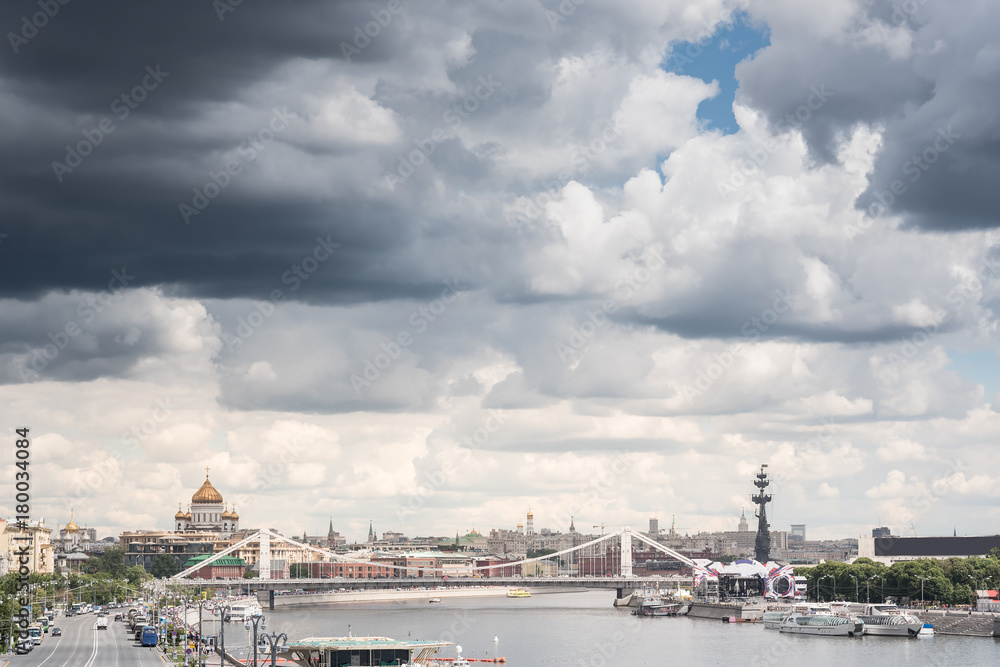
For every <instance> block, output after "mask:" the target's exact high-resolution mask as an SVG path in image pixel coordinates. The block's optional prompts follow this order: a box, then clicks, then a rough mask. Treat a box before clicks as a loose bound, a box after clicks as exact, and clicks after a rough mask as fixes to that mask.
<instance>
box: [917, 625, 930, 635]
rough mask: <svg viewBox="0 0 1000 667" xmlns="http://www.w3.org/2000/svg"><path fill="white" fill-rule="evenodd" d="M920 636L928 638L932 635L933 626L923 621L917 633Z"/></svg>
mask: <svg viewBox="0 0 1000 667" xmlns="http://www.w3.org/2000/svg"><path fill="white" fill-rule="evenodd" d="M917 636H918V637H920V638H930V637H933V636H934V626H933V625H931V624H930V623H924V627H922V628H921V629H920V634H919V635H917Z"/></svg>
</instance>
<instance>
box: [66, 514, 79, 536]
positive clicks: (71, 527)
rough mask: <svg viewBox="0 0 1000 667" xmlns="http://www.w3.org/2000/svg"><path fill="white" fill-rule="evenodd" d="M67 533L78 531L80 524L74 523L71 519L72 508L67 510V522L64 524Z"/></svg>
mask: <svg viewBox="0 0 1000 667" xmlns="http://www.w3.org/2000/svg"><path fill="white" fill-rule="evenodd" d="M66 532H67V533H79V532H80V526H78V525H76V521H73V510H70V511H69V523H67V524H66Z"/></svg>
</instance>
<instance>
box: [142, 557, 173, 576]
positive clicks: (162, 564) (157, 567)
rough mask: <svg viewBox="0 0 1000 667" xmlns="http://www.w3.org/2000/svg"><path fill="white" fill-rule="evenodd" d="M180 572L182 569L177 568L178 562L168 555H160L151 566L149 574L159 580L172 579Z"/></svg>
mask: <svg viewBox="0 0 1000 667" xmlns="http://www.w3.org/2000/svg"><path fill="white" fill-rule="evenodd" d="M178 572H180V568H179V567H178V566H177V560H176V559H175V558H174V557H173V556H168V555H167V554H158V555H157V556H156V558H154V559H153V563H152V564H151V565H150V566H149V573H150V574H151V575H153V576H154V577H156V578H157V579H163V578H165V577H172V576H174V575H175V574H177V573H178Z"/></svg>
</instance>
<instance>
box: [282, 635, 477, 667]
mask: <svg viewBox="0 0 1000 667" xmlns="http://www.w3.org/2000/svg"><path fill="white" fill-rule="evenodd" d="M287 646H288V650H287V652H285V654H284V656H283V657H284V658H285V659H286V660H288V661H289V662H291V663H292V664H295V665H301V666H302V667H310V666H315V665H380V664H381V665H426V664H428V663H429V662H431V661H432V660H434V656H435V655H436V654H437V652H438V651H440V650H441V649H442V648H444V647H445V646H451V642H445V641H422V640H409V639H390V638H388V637H309V638H307V639H302V640H299V641H294V642H288V645H287ZM451 664H453V665H454V664H460V663H457V662H454V661H453V662H451ZM466 664H468V663H466Z"/></svg>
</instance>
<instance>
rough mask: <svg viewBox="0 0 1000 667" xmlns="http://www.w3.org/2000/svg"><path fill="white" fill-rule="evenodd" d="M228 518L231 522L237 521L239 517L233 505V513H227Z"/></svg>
mask: <svg viewBox="0 0 1000 667" xmlns="http://www.w3.org/2000/svg"><path fill="white" fill-rule="evenodd" d="M229 518H230V519H232V520H233V521H239V519H240V515H239V514H237V513H236V505H233V511H232V512H230V513H229Z"/></svg>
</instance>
